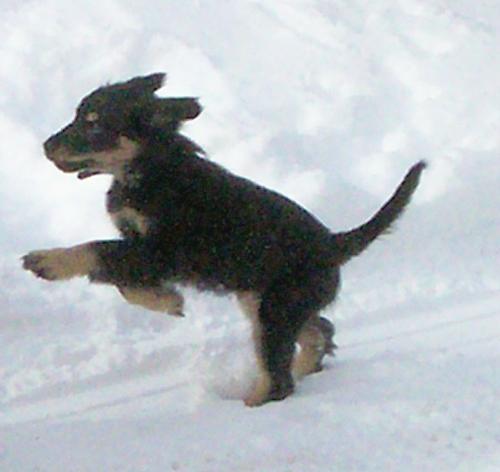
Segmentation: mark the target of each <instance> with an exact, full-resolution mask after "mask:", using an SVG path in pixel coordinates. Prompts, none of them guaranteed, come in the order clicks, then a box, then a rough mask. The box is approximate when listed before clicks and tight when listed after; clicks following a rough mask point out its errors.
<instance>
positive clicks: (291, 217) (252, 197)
mask: <svg viewBox="0 0 500 472" xmlns="http://www.w3.org/2000/svg"><path fill="white" fill-rule="evenodd" d="M164 78H165V75H164V74H152V75H149V76H145V77H137V78H134V79H132V80H129V81H127V82H123V83H118V84H114V85H107V86H104V87H101V88H98V89H97V90H95V91H94V92H92V93H91V94H90V95H88V96H87V97H85V98H84V99H83V100H82V101H81V103H80V105H79V106H78V109H77V112H76V117H75V119H74V120H73V121H72V122H71V123H70V124H69V125H68V126H66V127H65V128H64V129H62V130H61V131H59V132H58V133H56V134H55V135H53V136H51V137H50V138H49V139H48V140H47V141H46V142H45V144H44V148H45V154H46V156H47V158H48V159H49V160H51V161H52V162H53V163H54V164H55V165H56V166H57V167H58V168H59V169H60V170H62V171H63V172H73V173H76V174H77V175H78V177H79V178H81V179H83V178H87V177H90V176H93V175H97V174H110V175H112V176H113V181H112V184H111V188H110V190H109V191H108V193H107V210H108V212H109V214H110V216H111V219H112V220H113V222H114V224H115V225H116V227H117V228H118V230H119V231H120V233H121V238H120V239H115V240H106V241H91V242H87V243H83V244H79V245H77V246H73V247H69V248H56V249H49V250H41V251H34V252H31V253H29V254H27V255H26V256H24V258H23V266H24V268H25V269H27V270H30V271H32V272H33V273H34V274H35V275H37V276H38V277H41V278H43V279H46V280H64V279H69V278H72V277H81V276H86V277H88V278H89V279H90V281H92V282H99V283H106V284H111V285H114V286H116V287H117V288H118V289H119V290H120V292H121V293H122V295H123V296H124V297H125V299H126V300H128V301H129V302H130V303H134V304H139V305H142V306H144V307H146V308H148V309H150V310H156V311H164V312H168V313H170V314H173V315H177V316H182V313H183V298H182V296H181V294H180V293H179V292H178V291H177V289H176V286H179V285H184V284H189V285H193V286H196V287H198V288H199V289H201V290H212V291H216V292H221V293H227V292H234V293H236V294H237V297H238V299H239V301H240V303H241V306H242V308H243V310H244V312H245V313H246V314H247V315H248V317H249V318H250V320H251V322H252V325H253V339H254V343H255V349H256V354H257V360H258V367H259V376H258V379H257V382H256V385H255V387H254V389H253V391H252V392H251V393H250V394H249V396H248V397H247V398H246V399H245V403H246V404H247V405H249V406H256V405H261V404H263V403H266V402H268V401H271V400H282V399H284V398H285V397H287V396H288V395H290V394H291V393H292V392H293V390H294V379H298V378H301V377H303V376H305V375H307V374H310V373H313V372H317V371H319V370H321V367H322V361H323V357H324V356H325V355H326V354H329V353H332V351H333V348H334V347H335V345H334V343H333V339H332V337H333V334H334V327H333V325H332V323H330V322H329V321H328V320H327V319H326V318H322V317H320V316H319V313H320V311H321V310H322V309H324V308H325V307H327V306H328V305H329V304H330V303H332V302H333V300H334V299H335V296H336V294H337V291H338V289H339V282H340V275H339V269H340V267H341V266H342V265H343V264H345V263H346V262H347V261H348V260H349V259H351V258H352V257H354V256H357V255H358V254H360V253H361V252H362V251H363V250H364V249H365V248H366V247H367V246H368V245H369V244H370V243H371V242H373V241H374V240H375V239H376V238H377V237H378V236H379V235H380V234H382V233H384V232H387V231H388V230H389V228H390V227H391V225H392V224H393V223H394V221H395V220H396V219H397V218H398V217H399V216H400V215H401V213H402V212H403V210H404V208H405V207H406V205H407V204H408V202H409V201H410V198H411V196H412V194H413V192H414V191H415V189H416V187H417V185H418V182H419V179H420V175H421V173H422V170H423V169H424V167H425V163H424V162H419V163H417V164H416V165H414V166H413V167H412V168H411V169H410V170H409V172H408V173H407V175H406V176H405V178H404V179H403V181H402V183H401V184H400V185H399V187H398V188H397V190H396V191H395V193H394V194H393V196H392V197H391V198H390V199H389V200H388V202H387V203H386V204H385V205H384V206H383V207H382V208H381V209H380V210H379V211H378V212H377V213H376V214H375V215H374V216H373V217H372V218H371V219H370V220H369V221H368V222H366V223H364V224H362V225H361V226H359V227H357V228H355V229H352V230H350V231H345V232H341V233H336V234H333V233H332V232H330V230H329V229H328V228H326V227H325V226H324V225H323V224H322V223H321V222H320V221H319V220H318V219H316V218H315V217H314V216H313V215H311V214H310V213H308V212H307V211H306V210H304V209H303V208H301V207H300V206H298V205H297V204H296V203H294V202H292V201H291V200H289V199H287V198H286V197H284V196H282V195H279V194H278V193H275V192H273V191H271V190H268V189H266V188H263V187H261V186H259V185H257V184H255V183H253V182H251V181H249V180H247V179H245V178H242V177H239V176H236V175H234V174H232V173H230V172H228V171H227V170H225V169H224V168H222V167H220V166H219V165H217V164H215V163H213V162H210V161H209V160H207V159H204V158H203V151H202V149H201V148H200V147H198V146H197V145H196V144H195V143H193V142H192V141H190V140H189V139H188V138H186V137H185V136H183V135H182V134H180V133H179V128H180V126H181V124H182V122H184V121H186V120H192V119H194V118H196V117H197V116H198V115H199V113H200V112H201V107H200V105H199V104H198V102H197V100H196V99H194V98H158V97H157V96H155V94H154V92H155V91H156V90H157V89H159V88H160V87H161V86H162V84H163V81H164ZM296 343H298V344H299V346H300V351H299V352H298V354H295V346H296Z"/></svg>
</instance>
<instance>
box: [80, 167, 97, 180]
mask: <svg viewBox="0 0 500 472" xmlns="http://www.w3.org/2000/svg"><path fill="white" fill-rule="evenodd" d="M97 174H100V172H99V171H97V170H90V169H85V170H82V171H80V172H78V178H79V179H81V180H83V179H86V178H87V177H92V176H93V175H97Z"/></svg>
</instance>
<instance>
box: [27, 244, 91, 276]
mask: <svg viewBox="0 0 500 472" xmlns="http://www.w3.org/2000/svg"><path fill="white" fill-rule="evenodd" d="M22 261H23V268H24V269H26V270H29V271H31V272H33V273H34V274H35V275H36V276H37V277H40V278H42V279H45V280H65V279H70V278H72V277H78V276H84V275H88V274H89V273H90V271H91V270H92V269H93V268H94V267H95V264H96V261H95V255H94V253H93V251H92V250H91V249H90V246H89V245H88V244H82V245H79V246H74V247H70V248H57V249H47V250H41V251H33V252H30V253H29V254H27V255H25V256H24V257H23V258H22Z"/></svg>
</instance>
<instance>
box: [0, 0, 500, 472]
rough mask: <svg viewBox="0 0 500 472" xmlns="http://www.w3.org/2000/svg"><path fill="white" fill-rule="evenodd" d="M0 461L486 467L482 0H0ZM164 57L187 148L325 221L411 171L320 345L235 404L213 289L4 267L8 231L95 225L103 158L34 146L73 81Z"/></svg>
mask: <svg viewBox="0 0 500 472" xmlns="http://www.w3.org/2000/svg"><path fill="white" fill-rule="evenodd" d="M0 7H1V8H0V28H1V31H2V41H1V42H0V90H1V94H0V159H1V165H0V198H1V200H0V202H1V203H0V247H1V252H0V343H1V347H2V348H1V349H0V470H1V471H6V472H18V471H19V472H25V471H47V472H53V471H56V472H57V471H70V472H72V471H92V472H95V471H134V472H135V471H203V472H205V471H207V472H212V471H213V472H224V471H255V472H257V471H258V472H265V471H273V472H285V471H286V472H295V471H300V472H303V471H313V472H314V471H335V472H344V471H385V472H388V471H419V472H422V471H440V472H446V471H454V472H455V471H467V472H468V471H479V472H494V471H499V470H500V422H499V418H500V347H499V341H500V275H499V273H500V270H499V269H500V244H499V240H500V210H499V209H500V191H499V182H500V165H499V160H500V92H499V91H500V89H499V85H498V84H499V83H500V62H499V58H500V33H499V32H500V3H499V2H498V1H496V0H475V1H474V2H468V1H466V0H432V1H424V0H374V1H370V2H368V1H363V0H349V1H346V0H279V1H278V0H276V1H269V0H266V1H264V0H237V1H232V2H229V1H226V0H207V1H200V0H172V1H168V2H165V1H161V0H151V1H148V2H143V1H137V0H122V1H117V0H116V1H115V0H99V1H97V0H86V1H83V0H75V1H71V2H67V1H63V0H26V1H23V2H20V1H14V0H0ZM157 71H166V72H167V73H168V81H167V84H166V86H165V88H163V89H162V90H161V91H160V94H162V95H171V96H182V95H190V96H199V97H200V99H201V102H202V104H203V106H204V112H203V113H202V115H201V116H200V117H199V118H198V119H196V120H195V121H194V122H193V123H192V124H190V125H189V126H187V127H186V129H185V132H186V134H188V135H189V136H190V137H192V138H193V139H195V140H196V141H197V142H198V143H199V144H201V145H202V146H203V147H204V148H205V149H206V150H207V151H208V153H209V156H210V159H212V160H214V161H217V162H219V163H221V164H222V165H224V166H226V167H228V168H229V169H231V170H232V171H234V172H235V173H238V174H241V175H244V176H246V177H249V178H251V179H253V180H255V181H257V182H259V183H261V184H263V185H266V186H268V187H271V188H273V189H276V190H278V191H280V192H282V193H284V194H286V195H288V196H289V197H291V198H293V199H295V200H296V201H298V202H299V203H300V204H302V205H303V206H305V207H306V208H308V209H309V210H310V211H312V212H313V213H314V214H315V215H317V216H318V217H319V218H320V219H321V220H322V221H324V222H325V223H326V224H327V225H329V226H330V227H331V228H332V230H340V229H347V228H349V227H353V226H355V225H358V224H360V223H361V222H362V221H364V220H365V219H366V218H368V217H369V216H370V215H371V214H372V213H373V212H374V211H375V210H376V209H377V208H378V207H379V206H380V205H381V204H382V203H383V202H384V201H385V200H386V199H387V197H388V196H389V195H390V193H391V192H392V191H393V190H394V189H395V187H396V185H397V184H398V183H399V181H400V179H401V177H402V176H403V175H404V173H405V172H406V170H407V168H408V167H409V166H410V165H411V164H413V163H414V162H416V161H417V160H420V159H426V160H427V161H428V162H429V164H430V166H429V169H428V170H426V172H425V174H424V176H423V179H422V184H421V187H419V189H418V192H417V195H416V197H415V199H414V201H413V202H412V204H411V207H410V208H409V210H408V211H407V212H406V214H405V215H404V217H403V219H402V220H401V221H400V222H399V224H398V225H397V228H396V230H395V231H394V232H393V233H392V234H391V235H388V236H385V237H384V238H381V240H380V241H378V242H376V243H375V244H374V245H373V246H372V247H371V248H370V249H369V250H367V251H366V252H365V253H364V254H363V255H361V256H360V257H359V258H357V259H356V260H353V261H352V262H351V263H350V264H349V265H348V266H346V267H345V269H344V270H343V288H342V291H341V294H340V297H339V300H338V301H337V303H336V304H335V306H332V307H330V308H328V309H327V310H325V312H324V316H327V317H328V318H330V319H331V320H332V321H334V322H335V324H336V327H337V331H338V335H337V337H336V342H337V344H338V345H339V350H338V353H337V356H336V357H335V358H334V359H328V361H327V365H326V368H325V370H324V371H323V372H322V373H320V374H317V375H313V376H310V377H308V378H306V379H305V380H303V381H302V382H301V383H299V384H298V386H297V391H296V393H295V394H294V395H293V396H292V397H290V398H288V399H286V400H285V401H283V402H278V403H271V404H267V405H265V406H263V407H260V408H247V407H245V406H244V404H243V402H242V398H243V397H244V396H245V393H246V392H248V391H249V389H250V388H251V386H252V382H253V380H254V379H255V375H256V369H255V360H254V357H253V352H252V345H251V341H250V333H249V326H248V325H247V322H246V320H245V318H244V317H243V316H242V315H241V314H240V313H239V311H238V308H237V305H236V303H235V300H234V299H233V298H232V297H226V298H216V297H215V296H211V295H209V294H198V293H196V292H194V291H192V290H187V291H186V294H185V295H186V299H187V308H186V311H187V317H186V318H185V319H174V318H169V317H168V316H161V315H158V314H154V313H149V312H145V311H144V310H141V309H138V308H134V307H131V306H128V305H126V304H125V303H124V302H123V301H122V299H121V298H120V297H119V295H118V294H117V292H116V291H115V290H114V289H113V288H111V287H104V286H91V285H89V284H88V283H87V282H86V281H84V280H75V281H71V282H67V283H46V282H43V281H40V280H37V279H35V278H34V277H32V276H31V275H30V274H28V273H24V272H23V271H22V269H21V267H20V263H19V257H20V256H21V255H22V254H24V253H26V252H28V251H30V250H33V249H40V248H47V247H56V246H65V245H71V244H75V243H78V242H83V241H86V240H90V239H95V238H108V237H113V236H115V234H116V233H115V231H114V230H113V228H112V226H111V224H110V223H109V221H108V219H107V216H106V214H105V211H104V205H103V196H104V192H105V191H106V189H107V186H108V185H109V179H108V178H107V177H96V178H94V179H89V180H87V181H85V182H80V181H78V180H77V179H76V178H75V176H74V175H64V174H62V173H61V172H59V171H58V170H57V169H56V168H55V167H54V166H52V165H51V164H50V163H49V162H48V161H47V160H46V159H45V158H44V157H43V152H42V148H41V144H42V142H43V141H44V140H45V139H46V138H47V137H48V136H49V135H50V134H52V133H54V132H55V131H56V130H58V129H59V128H61V127H62V126H63V125H64V124H66V123H67V122H68V121H69V120H70V119H71V116H72V114H73V112H74V108H75V106H76V104H77V103H78V101H79V99H80V98H81V97H82V96H83V95H85V94H86V93H88V92H89V91H91V90H92V89H93V88H95V87H96V86H98V85H101V84H104V83H107V82H113V81H117V80H125V79H127V78H130V77H132V76H136V75H140V74H145V73H150V72H157Z"/></svg>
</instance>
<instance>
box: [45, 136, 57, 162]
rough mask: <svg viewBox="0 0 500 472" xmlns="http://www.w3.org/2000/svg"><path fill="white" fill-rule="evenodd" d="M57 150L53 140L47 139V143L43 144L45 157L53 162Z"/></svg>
mask: <svg viewBox="0 0 500 472" xmlns="http://www.w3.org/2000/svg"><path fill="white" fill-rule="evenodd" d="M55 148H56V146H55V143H54V140H53V139H52V138H49V139H47V141H45V142H44V143H43V150H44V151H45V155H46V156H47V158H48V159H50V160H51V161H52V160H53V155H54V151H55Z"/></svg>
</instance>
